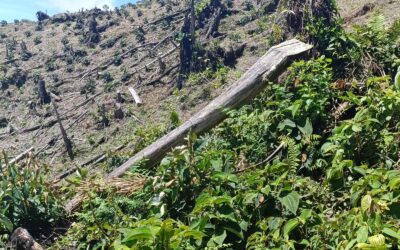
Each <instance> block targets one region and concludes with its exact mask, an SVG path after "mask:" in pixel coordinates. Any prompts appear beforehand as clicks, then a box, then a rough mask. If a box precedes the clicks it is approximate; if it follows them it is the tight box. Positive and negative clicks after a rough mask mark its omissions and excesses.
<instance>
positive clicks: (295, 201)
mask: <svg viewBox="0 0 400 250" xmlns="http://www.w3.org/2000/svg"><path fill="white" fill-rule="evenodd" d="M279 200H280V202H281V203H282V205H283V206H284V207H285V208H286V209H287V210H289V211H290V212H292V213H293V214H296V212H297V209H298V208H299V203H300V195H299V194H298V193H297V192H296V191H293V192H290V193H289V194H287V195H286V196H283V197H280V198H279Z"/></svg>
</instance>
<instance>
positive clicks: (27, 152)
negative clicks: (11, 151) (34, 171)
mask: <svg viewBox="0 0 400 250" xmlns="http://www.w3.org/2000/svg"><path fill="white" fill-rule="evenodd" d="M34 149H35V148H34V147H30V148H29V149H27V150H25V151H24V152H22V153H21V154H19V155H18V156H16V157H15V158H14V159H12V160H11V161H9V162H8V163H6V164H4V165H3V166H1V168H4V167H5V166H7V165H12V164H14V163H18V162H20V161H21V160H23V159H25V158H26V157H27V156H28V155H29V153H30V152H32V151H33V150H34Z"/></svg>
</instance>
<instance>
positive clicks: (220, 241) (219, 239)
mask: <svg viewBox="0 0 400 250" xmlns="http://www.w3.org/2000/svg"><path fill="white" fill-rule="evenodd" d="M225 238H226V231H225V230H224V231H223V232H222V234H220V235H213V236H212V237H211V240H212V241H213V242H215V243H216V244H217V245H218V246H221V245H222V244H224V241H225Z"/></svg>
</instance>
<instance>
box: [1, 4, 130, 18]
mask: <svg viewBox="0 0 400 250" xmlns="http://www.w3.org/2000/svg"><path fill="white" fill-rule="evenodd" d="M135 1H136V0H0V20H6V21H8V22H12V21H14V19H22V18H25V19H30V20H36V11H38V10H41V11H44V12H46V11H47V13H48V14H49V15H54V14H56V13H60V12H65V11H71V12H73V11H77V10H79V9H81V8H85V9H91V8H93V7H95V6H97V7H99V8H101V7H102V6H103V5H104V4H107V5H108V6H110V7H112V8H113V7H116V6H120V5H122V4H126V3H129V2H131V3H134V2H135Z"/></svg>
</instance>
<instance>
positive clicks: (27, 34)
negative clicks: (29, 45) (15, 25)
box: [24, 30, 32, 37]
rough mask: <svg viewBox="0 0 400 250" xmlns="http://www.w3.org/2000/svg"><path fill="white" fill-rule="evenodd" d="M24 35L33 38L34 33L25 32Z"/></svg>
mask: <svg viewBox="0 0 400 250" xmlns="http://www.w3.org/2000/svg"><path fill="white" fill-rule="evenodd" d="M24 34H25V36H26V37H31V36H32V32H31V31H29V30H27V31H25V32H24Z"/></svg>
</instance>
